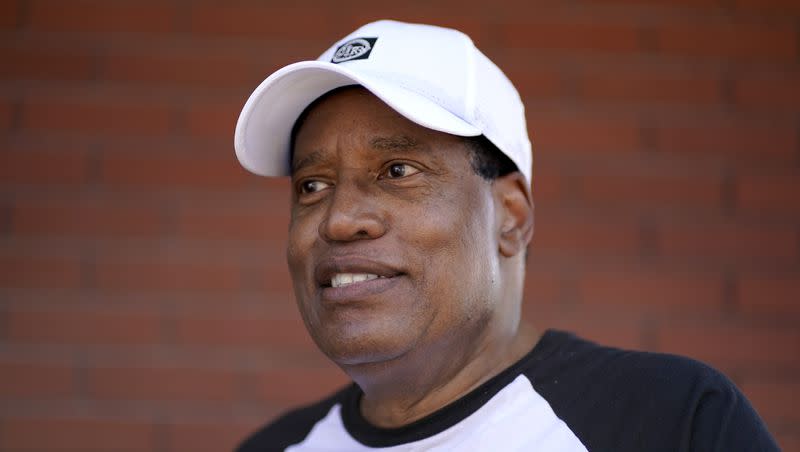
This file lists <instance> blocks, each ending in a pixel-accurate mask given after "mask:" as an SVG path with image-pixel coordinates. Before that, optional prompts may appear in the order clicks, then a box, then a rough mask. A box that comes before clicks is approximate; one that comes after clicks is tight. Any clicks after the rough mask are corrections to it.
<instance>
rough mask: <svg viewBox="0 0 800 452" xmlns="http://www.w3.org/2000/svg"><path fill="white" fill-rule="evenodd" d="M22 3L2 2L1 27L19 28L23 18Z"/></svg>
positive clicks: (15, 0) (11, 0)
mask: <svg viewBox="0 0 800 452" xmlns="http://www.w3.org/2000/svg"><path fill="white" fill-rule="evenodd" d="M21 5H22V2H21V1H19V0H5V1H2V2H0V27H2V28H15V27H17V26H19V24H20V22H21V20H20V18H21V16H22V8H21Z"/></svg>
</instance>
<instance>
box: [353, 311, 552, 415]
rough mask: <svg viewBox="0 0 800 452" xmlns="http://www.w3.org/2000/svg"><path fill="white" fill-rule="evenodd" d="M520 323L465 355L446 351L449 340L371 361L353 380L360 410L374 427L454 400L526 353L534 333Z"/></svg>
mask: <svg viewBox="0 0 800 452" xmlns="http://www.w3.org/2000/svg"><path fill="white" fill-rule="evenodd" d="M539 336H540V335H539V333H538V332H537V331H536V330H534V329H533V328H532V327H531V326H530V325H528V324H525V323H521V324H520V325H519V327H518V328H517V329H516V332H515V334H513V335H511V336H508V337H500V338H487V339H486V340H485V341H483V342H482V343H481V344H480V346H479V347H477V348H476V349H473V351H472V353H470V354H468V355H465V356H452V355H451V354H448V353H449V352H450V351H452V350H453V349H454V348H453V347H452V344H448V345H446V346H443V347H441V348H442V350H440V353H437V350H426V351H424V352H420V353H417V354H415V355H407V356H404V357H403V358H402V360H403V362H402V365H400V363H396V362H395V363H377V364H371V365H368V366H370V368H369V369H361V372H363V374H362V375H369V378H357V376H354V377H355V379H356V382H357V383H358V384H359V386H360V387H361V389H362V390H363V391H364V396H363V398H362V400H361V413H362V415H363V416H364V418H365V419H366V420H367V421H369V422H370V423H372V424H373V425H376V426H378V427H384V428H395V427H401V426H403V425H408V424H410V423H411V422H414V421H416V420H418V419H421V418H423V417H425V416H427V415H429V414H431V413H433V412H435V411H437V410H439V409H440V408H443V407H445V406H447V405H449V404H450V403H452V402H454V401H456V400H458V399H459V398H461V397H463V396H464V395H466V394H468V393H469V392H470V391H472V390H473V389H475V388H477V387H478V386H480V385H481V384H482V383H484V382H486V381H487V380H489V379H490V378H492V377H494V376H496V375H497V374H499V373H500V372H502V371H503V370H505V369H506V368H508V367H509V366H511V365H512V364H514V363H515V362H517V361H518V360H519V359H521V358H522V357H523V356H524V355H525V354H526V353H528V352H529V351H530V350H531V349H532V348H533V346H534V345H535V344H536V342H537V341H538V339H539Z"/></svg>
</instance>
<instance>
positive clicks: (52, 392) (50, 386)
mask: <svg viewBox="0 0 800 452" xmlns="http://www.w3.org/2000/svg"><path fill="white" fill-rule="evenodd" d="M74 392H75V372H74V370H73V369H72V368H69V367H63V366H53V365H46V364H27V363H11V362H3V363H0V397H4V398H6V399H21V398H25V399H28V398H36V399H50V398H57V397H68V396H71V395H74Z"/></svg>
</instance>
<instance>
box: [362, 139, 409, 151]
mask: <svg viewBox="0 0 800 452" xmlns="http://www.w3.org/2000/svg"><path fill="white" fill-rule="evenodd" d="M369 144H370V146H372V147H373V148H374V149H378V150H381V151H411V150H415V149H418V148H419V147H420V145H419V142H417V140H415V139H413V138H411V137H409V136H406V135H396V136H392V137H376V138H373V139H371V140H370V141H369Z"/></svg>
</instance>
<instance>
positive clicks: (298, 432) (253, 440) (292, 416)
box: [236, 385, 354, 452]
mask: <svg viewBox="0 0 800 452" xmlns="http://www.w3.org/2000/svg"><path fill="white" fill-rule="evenodd" d="M352 390H354V387H353V385H349V386H346V387H344V388H342V389H340V390H339V391H337V392H336V393H334V394H332V395H331V396H329V397H327V398H325V399H323V400H320V401H319V402H316V403H313V404H311V405H308V406H305V407H301V408H297V409H294V410H292V411H289V412H287V413H286V414H284V415H282V416H280V417H279V418H278V419H276V420H274V421H272V422H270V423H269V424H267V425H265V426H264V427H262V428H261V429H259V430H258V431H256V432H255V433H253V434H252V435H250V437H248V438H247V439H245V440H244V441H243V442H242V444H241V445H239V447H238V448H237V449H236V452H272V451H283V450H284V449H286V448H287V447H289V446H291V445H292V444H297V443H299V442H301V441H302V440H303V439H304V438H305V437H306V436H307V435H308V433H309V432H310V431H311V428H312V427H314V424H316V423H317V422H318V421H319V420H321V419H322V418H324V417H325V415H326V414H328V412H329V411H330V410H331V408H332V407H333V406H334V405H335V404H337V403H340V402H341V401H342V400H343V399H344V398H345V397H346V394H347V393H348V392H350V391H352Z"/></svg>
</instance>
